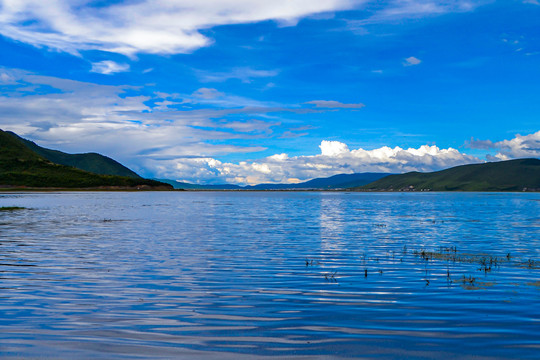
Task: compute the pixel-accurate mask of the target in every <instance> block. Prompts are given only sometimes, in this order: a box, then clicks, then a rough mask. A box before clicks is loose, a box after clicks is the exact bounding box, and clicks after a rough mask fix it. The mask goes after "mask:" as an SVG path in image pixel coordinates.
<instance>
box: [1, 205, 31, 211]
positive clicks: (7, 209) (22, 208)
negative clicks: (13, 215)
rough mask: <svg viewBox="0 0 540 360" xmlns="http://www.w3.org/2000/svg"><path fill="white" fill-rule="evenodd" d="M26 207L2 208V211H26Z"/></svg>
mask: <svg viewBox="0 0 540 360" xmlns="http://www.w3.org/2000/svg"><path fill="white" fill-rule="evenodd" d="M25 209H26V208H25V207H20V206H2V207H0V211H16V210H25Z"/></svg>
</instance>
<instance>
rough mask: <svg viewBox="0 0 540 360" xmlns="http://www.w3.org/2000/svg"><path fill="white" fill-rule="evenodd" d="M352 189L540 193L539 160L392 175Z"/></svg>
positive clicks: (511, 161) (521, 160)
mask: <svg viewBox="0 0 540 360" xmlns="http://www.w3.org/2000/svg"><path fill="white" fill-rule="evenodd" d="M353 190H364V191H365V190H374V191H377V190H380V191H403V190H406V191H407V190H408V191H410V190H414V191H420V190H431V191H524V190H525V191H526V190H528V191H540V160H539V159H517V160H508V161H500V162H490V163H484V164H472V165H462V166H456V167H453V168H450V169H446V170H441V171H436V172H431V173H420V172H410V173H406V174H401V175H390V176H387V177H385V178H382V179H380V180H377V181H375V182H372V183H370V184H368V185H365V186H362V187H356V188H354V189H353Z"/></svg>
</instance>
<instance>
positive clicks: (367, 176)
mask: <svg viewBox="0 0 540 360" xmlns="http://www.w3.org/2000/svg"><path fill="white" fill-rule="evenodd" d="M388 175H389V174H386V173H357V174H339V175H334V176H330V177H327V178H316V179H312V180H309V181H305V182H302V183H298V184H259V185H251V186H249V185H248V186H238V185H231V184H218V185H198V184H190V183H187V182H180V181H175V180H163V179H159V181H162V182H166V183H167V184H171V185H172V186H173V187H174V188H175V189H186V190H333V189H347V188H351V187H355V186H361V185H365V184H369V183H370V182H372V181H375V180H378V179H380V178H382V177H385V176H388Z"/></svg>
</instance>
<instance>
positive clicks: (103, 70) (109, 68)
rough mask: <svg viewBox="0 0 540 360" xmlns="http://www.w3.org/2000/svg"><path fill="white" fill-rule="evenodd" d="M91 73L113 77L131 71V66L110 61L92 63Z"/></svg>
mask: <svg viewBox="0 0 540 360" xmlns="http://www.w3.org/2000/svg"><path fill="white" fill-rule="evenodd" d="M90 71H91V72H95V73H99V74H104V75H111V74H114V73H118V72H125V71H129V65H128V64H119V63H116V62H114V61H110V60H104V61H100V62H95V63H92V69H91V70H90Z"/></svg>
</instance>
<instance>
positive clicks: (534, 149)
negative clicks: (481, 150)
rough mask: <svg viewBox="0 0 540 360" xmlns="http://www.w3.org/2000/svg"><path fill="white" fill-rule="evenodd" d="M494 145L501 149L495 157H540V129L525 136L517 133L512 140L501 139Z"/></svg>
mask: <svg viewBox="0 0 540 360" xmlns="http://www.w3.org/2000/svg"><path fill="white" fill-rule="evenodd" d="M493 145H494V146H493V147H494V148H496V149H499V153H497V155H495V157H497V158H499V159H501V160H508V159H516V158H525V157H540V131H537V132H535V133H533V134H529V135H524V136H521V135H519V134H517V135H516V137H514V138H513V139H511V140H503V141H499V142H496V143H494V144H493Z"/></svg>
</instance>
